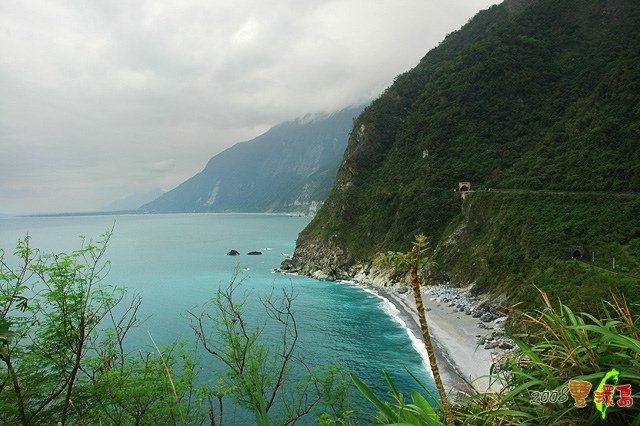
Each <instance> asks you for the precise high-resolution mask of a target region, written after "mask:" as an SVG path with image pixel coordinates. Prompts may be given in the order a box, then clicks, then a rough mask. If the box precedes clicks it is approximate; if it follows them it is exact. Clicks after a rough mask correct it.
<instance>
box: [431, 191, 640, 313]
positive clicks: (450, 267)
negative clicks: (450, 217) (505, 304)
mask: <svg viewBox="0 0 640 426" xmlns="http://www.w3.org/2000/svg"><path fill="white" fill-rule="evenodd" d="M638 199H639V198H638V197H637V196H624V195H617V196H616V195H607V194H599V195H591V194H566V193H544V192H527V191H519V192H518V191H515V192H503V193H499V192H495V191H494V192H491V191H480V192H476V193H474V194H472V195H470V196H469V197H468V198H467V200H466V201H465V206H464V209H463V213H462V214H461V215H460V217H459V218H458V219H456V220H455V221H454V222H452V224H451V226H450V227H449V228H448V229H447V231H446V232H445V236H444V238H443V241H453V243H443V244H440V246H439V247H438V248H437V249H436V251H435V254H434V257H435V259H436V261H437V262H438V265H440V270H441V271H443V272H446V273H447V274H448V275H449V278H450V279H451V280H452V281H454V282H458V283H464V284H469V283H475V284H476V286H475V289H476V291H484V292H491V293H494V294H500V293H505V294H507V295H509V296H511V298H512V300H515V301H518V302H523V303H524V304H525V306H526V307H528V308H534V307H535V306H537V298H536V291H535V290H534V287H533V286H534V285H536V286H538V287H540V288H542V289H544V290H545V291H547V292H548V293H549V295H550V296H551V297H552V298H554V299H556V298H560V299H562V300H563V301H564V302H565V303H566V304H567V305H569V306H572V307H573V308H575V309H581V310H587V311H591V312H594V311H596V310H597V309H599V308H600V306H601V303H600V301H601V300H603V299H604V298H606V296H607V294H608V289H609V288H614V289H618V290H619V291H620V292H621V293H623V294H626V295H628V296H629V297H630V298H631V299H630V300H631V301H632V302H640V299H638V297H639V296H638V295H639V294H640V292H639V290H640V252H638V251H636V250H635V249H634V247H635V244H636V243H635V241H636V238H637V237H636V235H635V233H636V232H637V231H636V228H637V220H636V219H635V218H634V217H633V216H632V214H631V213H630V212H631V211H633V208H634V206H636V205H637V203H638ZM572 246H582V247H584V248H585V249H586V250H587V251H588V258H589V259H588V260H583V261H579V260H574V259H572V255H571V253H570V250H569V249H570V247H572ZM613 258H615V259H616V269H612V259H613ZM592 259H595V261H594V262H592V261H591V260H592Z"/></svg>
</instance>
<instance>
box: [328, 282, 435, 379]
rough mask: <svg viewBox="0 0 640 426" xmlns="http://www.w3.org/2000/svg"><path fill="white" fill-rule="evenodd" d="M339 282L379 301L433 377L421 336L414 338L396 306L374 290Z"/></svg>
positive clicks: (352, 283) (353, 283)
mask: <svg viewBox="0 0 640 426" xmlns="http://www.w3.org/2000/svg"><path fill="white" fill-rule="evenodd" d="M340 282H342V283H345V284H348V285H350V286H352V287H356V288H358V289H360V290H363V291H365V292H367V293H369V294H372V295H374V296H376V297H377V298H378V299H380V305H378V306H379V307H380V308H381V309H382V310H383V311H384V313H386V314H387V315H389V316H390V317H391V318H392V319H393V320H394V321H395V322H397V323H398V324H400V326H402V328H404V330H405V331H406V332H407V335H408V336H409V340H410V341H411V346H413V349H414V350H415V351H416V352H417V353H418V355H420V357H421V358H422V365H423V366H424V368H425V370H427V371H428V372H429V374H430V375H431V376H432V377H433V371H432V370H431V363H430V362H429V354H428V353H427V349H426V348H425V346H424V343H423V342H422V339H421V337H422V336H416V335H415V334H414V333H413V331H411V329H410V328H409V326H407V323H406V322H405V321H404V320H403V319H402V315H401V312H400V310H399V309H398V308H396V305H394V304H393V303H392V302H391V301H390V300H389V299H387V298H386V297H384V296H382V295H381V294H379V293H378V292H376V291H375V290H373V289H371V288H368V287H364V286H361V285H359V284H358V283H356V282H355V281H340Z"/></svg>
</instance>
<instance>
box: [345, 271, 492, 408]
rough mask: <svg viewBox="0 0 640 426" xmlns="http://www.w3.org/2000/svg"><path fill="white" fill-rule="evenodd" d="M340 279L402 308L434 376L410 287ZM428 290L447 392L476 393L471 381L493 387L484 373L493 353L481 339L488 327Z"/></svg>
mask: <svg viewBox="0 0 640 426" xmlns="http://www.w3.org/2000/svg"><path fill="white" fill-rule="evenodd" d="M338 283H343V284H348V285H352V286H354V287H357V288H361V289H363V290H365V291H368V292H371V293H373V294H375V295H376V296H378V297H380V298H381V299H383V300H386V301H387V302H389V303H390V304H391V305H393V306H394V307H395V309H396V310H397V311H398V318H399V319H400V320H401V322H402V323H403V326H404V327H405V328H406V330H407V332H408V333H410V334H411V335H412V336H413V339H412V340H413V341H414V342H418V343H419V348H420V349H418V348H417V347H415V344H414V347H415V348H416V350H417V351H418V353H420V355H421V356H422V357H423V362H424V364H425V368H426V369H427V370H428V371H429V373H430V374H431V375H432V376H433V373H432V371H431V366H430V363H429V359H428V355H427V351H426V348H425V347H424V343H423V339H422V331H421V328H420V323H419V320H418V316H417V310H416V307H415V301H414V300H413V294H412V292H411V291H410V290H409V291H406V292H404V293H399V292H398V289H399V288H400V287H380V286H375V285H372V284H365V283H360V282H356V281H338ZM428 291H429V290H428V289H423V290H422V297H423V303H424V306H425V311H426V312H425V315H426V318H427V323H428V326H429V331H430V334H431V340H432V344H433V347H434V352H435V356H436V361H437V363H438V369H439V372H440V376H441V377H442V381H443V384H444V387H445V390H446V392H447V393H448V394H449V395H450V396H452V397H453V398H454V399H455V398H456V397H458V396H460V395H467V394H469V393H473V392H474V390H473V389H472V388H470V386H469V385H468V383H467V382H469V383H472V384H473V386H474V387H475V389H476V390H478V391H486V390H489V389H490V387H489V379H488V378H487V377H483V376H486V375H488V374H489V371H490V368H491V365H492V363H493V354H492V352H491V351H490V350H487V349H484V348H483V346H481V345H478V343H477V341H478V339H479V338H481V337H482V335H483V334H485V333H483V331H484V332H486V331H488V330H482V329H480V328H478V325H477V322H478V321H477V320H476V319H475V318H471V317H465V315H464V314H461V313H457V312H456V311H455V310H454V311H451V308H449V307H448V306H446V304H443V303H438V302H437V300H436V299H435V298H434V297H433V296H432V295H431V294H429V293H428ZM445 306H446V307H445ZM493 388H495V385H494V386H493Z"/></svg>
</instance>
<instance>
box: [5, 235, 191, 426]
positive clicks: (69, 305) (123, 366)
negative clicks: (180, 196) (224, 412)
mask: <svg viewBox="0 0 640 426" xmlns="http://www.w3.org/2000/svg"><path fill="white" fill-rule="evenodd" d="M110 237H111V233H110V232H107V233H105V234H103V235H102V236H101V237H100V238H99V239H98V240H97V241H95V242H93V241H86V240H85V239H83V240H82V245H81V248H80V249H78V250H75V251H73V252H71V253H58V254H41V253H40V252H39V251H37V250H34V249H32V248H31V247H30V246H29V242H30V239H29V237H27V238H25V239H23V240H21V241H20V242H19V243H18V245H17V248H16V251H15V256H16V257H17V258H18V259H19V262H20V265H19V266H18V267H17V268H15V269H14V268H12V267H10V266H9V265H8V264H7V262H6V261H5V259H4V256H1V257H0V332H1V333H2V339H1V340H0V362H1V363H2V364H1V365H2V369H0V384H1V385H0V422H1V423H3V424H22V425H30V424H44V423H51V422H53V423H57V422H60V423H62V424H66V423H72V422H73V423H79V424H89V423H93V424H95V423H99V422H105V423H107V422H111V423H113V424H138V423H140V422H141V421H142V422H146V423H155V424H177V423H180V424H186V423H187V422H192V421H197V418H198V417H200V418H201V416H198V415H197V413H196V411H189V410H187V409H186V407H185V405H188V404H189V403H191V402H193V399H194V397H195V389H194V387H193V373H194V370H195V368H196V366H197V362H195V361H192V360H190V356H191V355H190V352H189V351H185V350H184V348H183V347H182V346H180V345H177V344H175V345H172V346H171V347H166V348H162V349H159V350H158V353H157V356H156V354H155V353H153V352H151V353H149V354H147V356H142V357H136V356H133V355H131V354H128V353H126V352H125V350H124V346H123V342H124V339H125V337H126V335H127V333H128V331H129V330H130V329H131V328H132V327H133V326H135V324H136V322H137V319H136V313H137V310H138V307H139V306H140V299H139V298H138V297H133V298H127V297H126V292H125V290H124V289H121V288H118V287H114V286H111V285H108V284H106V283H104V282H103V280H104V277H105V275H106V272H107V271H108V268H109V266H110V265H109V262H107V261H105V260H104V255H105V252H106V248H107V243H108V241H109V239H110ZM116 312H121V314H120V315H118V314H116ZM166 365H169V366H170V367H171V370H172V374H173V375H174V382H175V383H176V384H177V386H176V387H175V390H173V389H172V390H171V391H169V389H168V387H167V373H166V371H167V370H166V368H165V366H166ZM176 393H178V394H179V397H178V400H179V402H178V403H177V404H176V401H175V400H174V399H173V397H175V394H176ZM169 401H173V402H172V403H170V402H169Z"/></svg>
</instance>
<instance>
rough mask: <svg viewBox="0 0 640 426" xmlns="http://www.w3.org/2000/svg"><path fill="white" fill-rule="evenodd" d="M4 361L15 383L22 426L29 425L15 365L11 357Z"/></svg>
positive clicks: (5, 357)
mask: <svg viewBox="0 0 640 426" xmlns="http://www.w3.org/2000/svg"><path fill="white" fill-rule="evenodd" d="M2 360H3V361H4V363H5V364H7V369H8V370H9V375H10V376H11V381H12V383H13V390H14V392H15V393H16V399H17V401H18V413H20V423H21V424H22V425H28V424H29V420H28V419H27V414H26V412H25V409H24V398H23V396H22V388H21V387H20V383H19V382H18V375H17V374H16V371H15V369H14V368H13V363H12V362H11V358H10V356H9V355H5V356H3V357H2Z"/></svg>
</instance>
